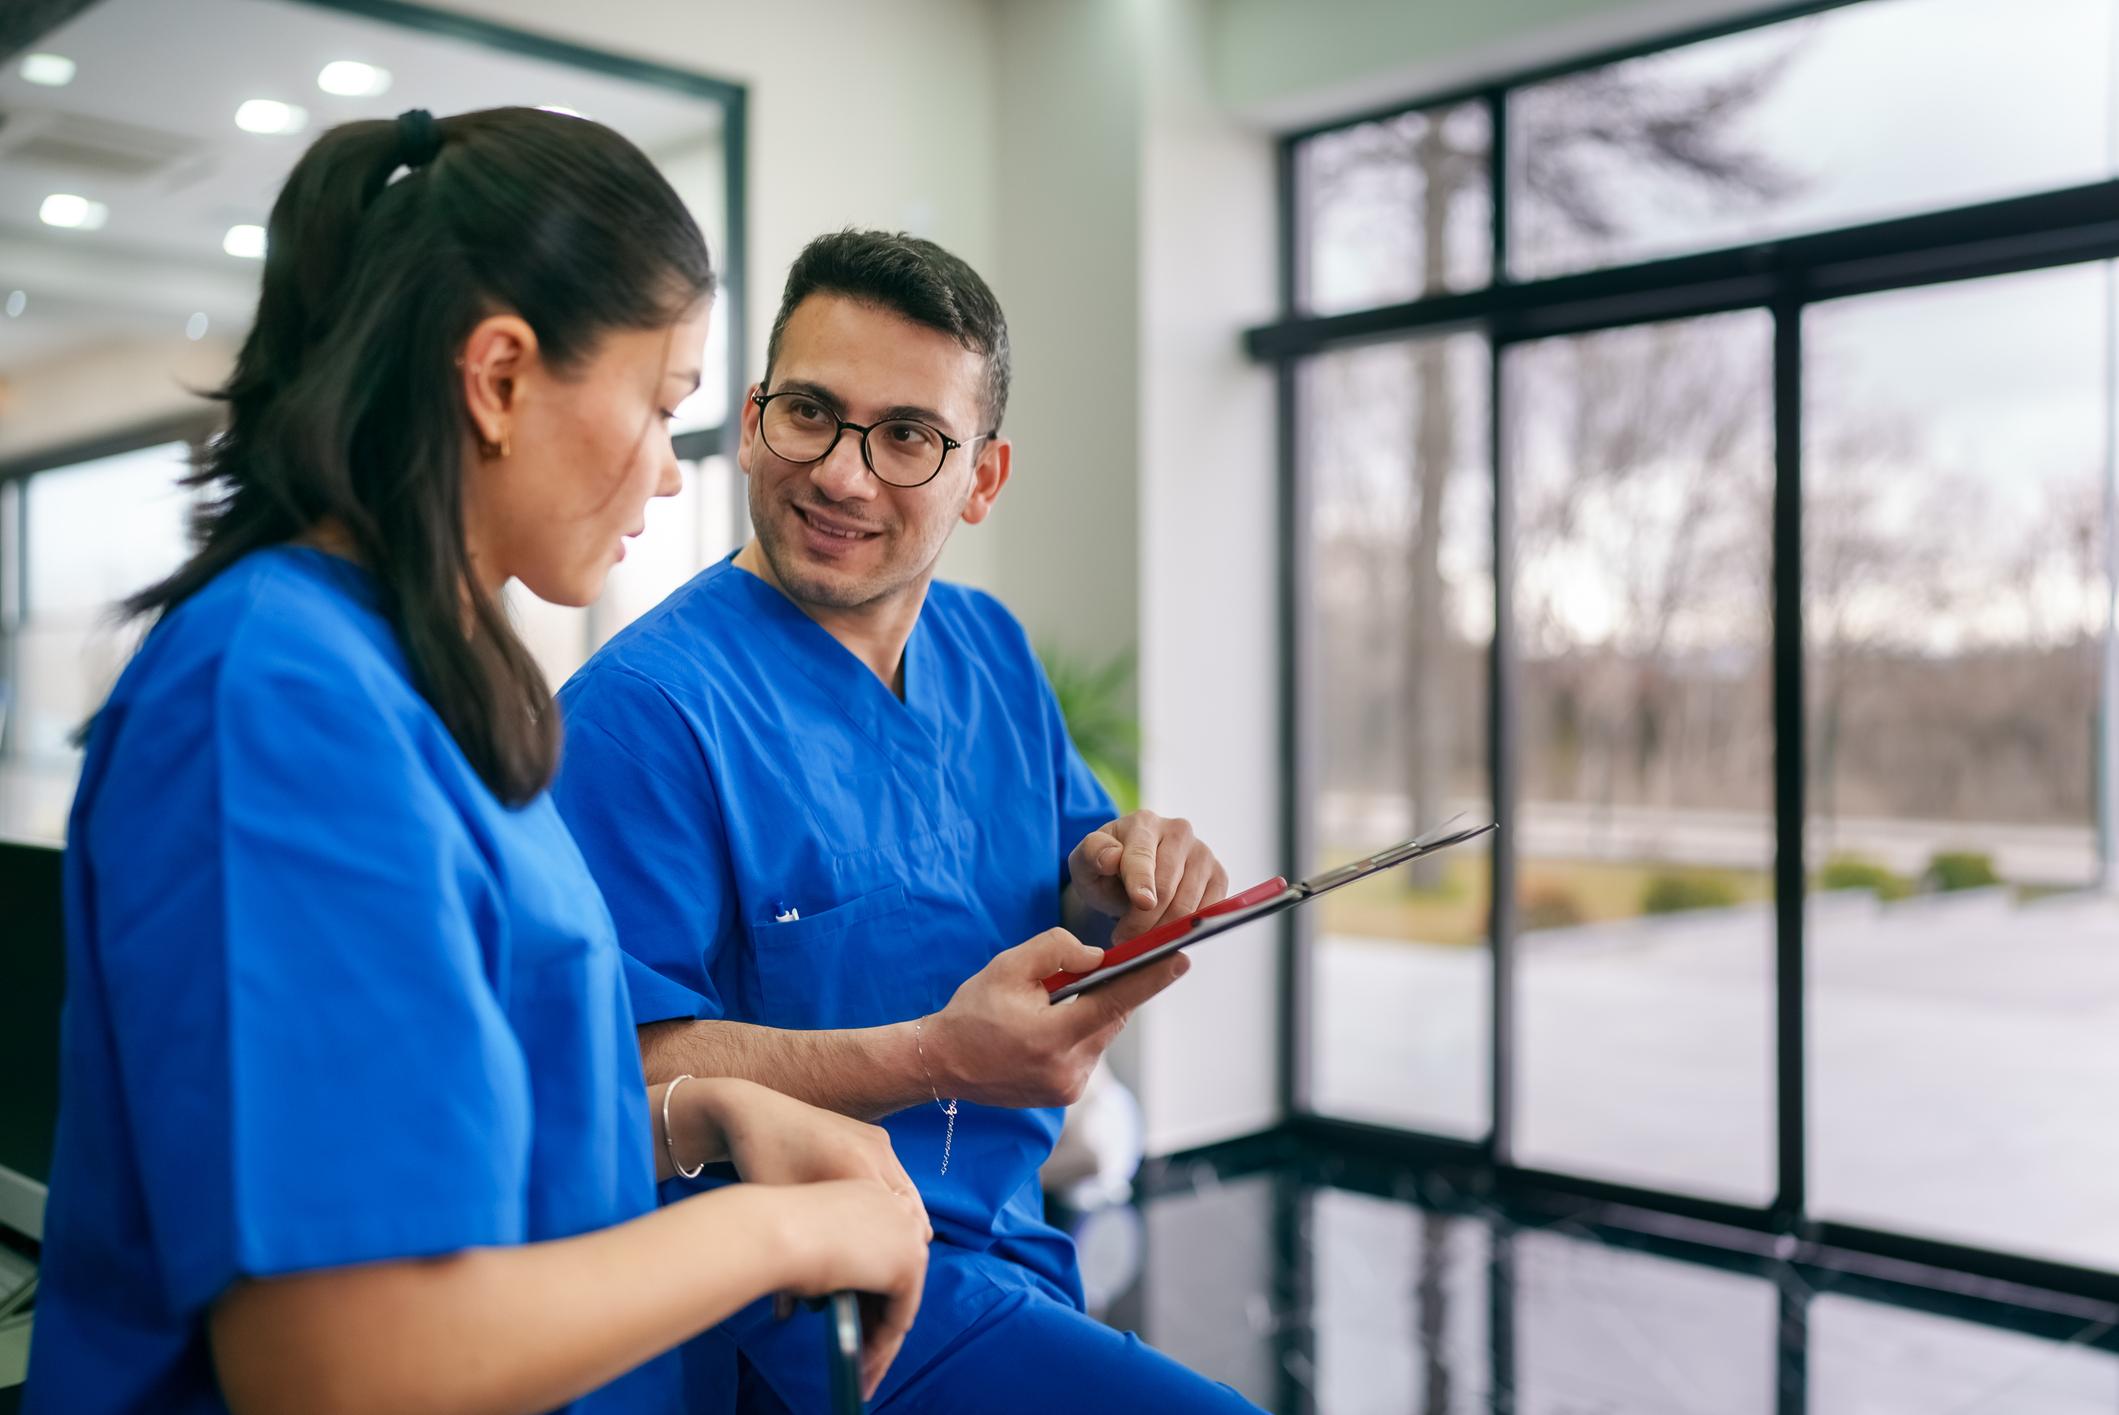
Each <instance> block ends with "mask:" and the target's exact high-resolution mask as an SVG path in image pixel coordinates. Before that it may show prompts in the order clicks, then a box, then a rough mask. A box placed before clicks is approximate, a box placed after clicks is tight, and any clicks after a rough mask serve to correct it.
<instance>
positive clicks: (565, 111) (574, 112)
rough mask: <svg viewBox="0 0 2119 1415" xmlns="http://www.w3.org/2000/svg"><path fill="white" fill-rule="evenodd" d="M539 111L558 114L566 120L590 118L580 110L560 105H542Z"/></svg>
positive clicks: (539, 105) (538, 107) (539, 106)
mask: <svg viewBox="0 0 2119 1415" xmlns="http://www.w3.org/2000/svg"><path fill="white" fill-rule="evenodd" d="M537 110H538V111H539V112H540V113H557V114H559V115H560V116H561V117H564V118H586V117H588V116H589V115H588V114H586V113H584V112H582V111H581V110H580V109H579V108H568V107H566V106H565V105H563V104H558V103H540V104H538V105H537Z"/></svg>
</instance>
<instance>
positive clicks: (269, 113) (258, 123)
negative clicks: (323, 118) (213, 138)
mask: <svg viewBox="0 0 2119 1415" xmlns="http://www.w3.org/2000/svg"><path fill="white" fill-rule="evenodd" d="M235 125H236V126H237V127H238V128H241V129H242V130H243V131H244V132H246V133H265V134H268V135H270V134H276V133H298V132H300V131H301V130H302V129H303V128H306V127H308V126H309V115H308V114H307V113H305V112H304V111H302V110H301V109H299V108H297V107H295V106H294V105H293V104H291V103H282V102H280V101H279V100H278V99H276V98H252V99H248V100H246V101H245V102H244V104H243V106H242V107H240V108H238V109H236V110H235Z"/></svg>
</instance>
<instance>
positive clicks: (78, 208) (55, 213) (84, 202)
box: [37, 192, 110, 231]
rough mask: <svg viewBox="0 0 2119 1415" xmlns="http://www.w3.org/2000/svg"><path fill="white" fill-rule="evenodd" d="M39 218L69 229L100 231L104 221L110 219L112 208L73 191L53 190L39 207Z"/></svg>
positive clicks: (50, 224) (46, 222)
mask: <svg viewBox="0 0 2119 1415" xmlns="http://www.w3.org/2000/svg"><path fill="white" fill-rule="evenodd" d="M37 219H38V220H39V221H42V222H43V223H44V224H45V225H47V226H59V227H63V228H64V229H66V230H68V231H100V230H102V229H103V223H104V222H106V221H108V220H110V208H109V207H107V206H105V205H104V204H103V203H102V202H100V201H90V200H89V199H88V198H87V197H77V196H75V195H74V194H73V193H71V192H53V193H52V194H51V195H50V196H48V197H46V198H45V199H44V205H42V206H40V207H38V208H37Z"/></svg>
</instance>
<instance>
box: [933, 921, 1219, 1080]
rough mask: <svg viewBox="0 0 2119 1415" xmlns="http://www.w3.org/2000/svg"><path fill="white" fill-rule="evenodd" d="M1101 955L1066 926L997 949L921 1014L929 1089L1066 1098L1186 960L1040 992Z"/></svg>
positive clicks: (1180, 956)
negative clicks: (934, 1008)
mask: <svg viewBox="0 0 2119 1415" xmlns="http://www.w3.org/2000/svg"><path fill="white" fill-rule="evenodd" d="M1102 961H1103V950H1101V949H1098V948H1092V947H1090V946H1089V945H1088V944H1086V943H1083V942H1082V941H1081V940H1080V939H1077V938H1076V937H1075V936H1074V935H1073V934H1070V933H1068V932H1067V931H1066V930H1065V929H1047V930H1046V931H1045V932H1043V933H1041V934H1039V935H1038V936H1037V937H1036V938H1033V939H1031V940H1030V941H1029V942H1028V943H1020V944H1017V945H1016V946H1015V947H1014V948H1011V949H1009V950H1008V951H1007V952H1006V953H1003V954H1000V955H998V956H997V957H995V958H994V960H993V961H992V962H990V963H988V964H987V965H986V966H985V967H984V968H982V969H980V970H979V971H978V973H977V974H976V975H975V976H973V977H972V978H970V979H969V980H968V981H966V982H965V983H964V985H963V986H962V987H960V988H958V989H957V990H956V995H955V996H954V997H952V998H950V999H949V1005H948V1006H947V1007H945V1008H943V1009H942V1010H941V1011H940V1012H937V1013H936V1014H935V1015H934V1016H932V1017H930V1018H928V1019H926V1022H925V1028H924V1040H923V1042H922V1043H921V1050H922V1051H923V1052H924V1054H925V1058H926V1069H927V1072H928V1074H929V1076H930V1077H931V1079H932V1082H933V1085H934V1089H935V1090H936V1091H937V1092H939V1093H940V1094H941V1095H944V1096H962V1097H963V1098H964V1099H965V1100H969V1101H976V1102H978V1103H979V1104H981V1105H1000V1106H1047V1105H1072V1104H1074V1102H1075V1101H1076V1100H1078V1099H1079V1098H1080V1096H1081V1093H1082V1088H1083V1087H1085V1086H1087V1085H1088V1084H1089V1073H1090V1072H1091V1071H1094V1070H1095V1069H1096V1062H1097V1058H1098V1057H1101V1056H1102V1055H1103V1054H1104V1048H1106V1047H1108V1046H1110V1045H1111V1041H1112V1039H1113V1038H1114V1037H1116V1036H1117V1035H1118V1034H1119V1032H1120V1031H1121V1030H1122V1029H1123V1028H1124V1027H1125V1025H1126V1019H1127V1018H1128V1017H1130V1016H1131V1015H1132V1013H1133V1009H1134V1008H1136V1007H1138V1006H1140V1005H1141V1004H1142V1003H1143V1002H1146V1001H1147V1000H1148V999H1149V998H1151V997H1153V996H1155V994H1157V993H1159V992H1161V991H1162V990H1163V989H1164V988H1166V987H1168V986H1169V985H1170V984H1172V983H1174V982H1176V981H1177V980H1178V979H1179V978H1181V977H1183V976H1184V975H1185V970H1186V969H1188V968H1190V967H1191V966H1192V962H1191V960H1190V959H1188V958H1186V957H1185V956H1184V955H1183V954H1182V953H1173V954H1171V955H1170V957H1168V958H1166V959H1164V960H1163V961H1161V962H1159V963H1151V964H1149V965H1148V966H1147V967H1145V968H1139V969H1136V970H1135V971H1133V972H1131V973H1128V974H1126V975H1125V976H1123V977H1120V978H1115V979H1113V980H1112V981H1110V982H1108V983H1106V984H1104V985H1103V986H1102V987H1099V988H1092V989H1090V990H1089V991H1088V992H1085V993H1081V994H1079V995H1077V996H1075V997H1072V998H1069V999H1068V1000H1067V1001H1065V1002H1062V1003H1058V1004H1055V1003H1054V1002H1053V1001H1052V998H1051V995H1050V994H1049V993H1047V992H1046V991H1045V979H1046V978H1048V977H1050V976H1052V975H1053V974H1054V973H1062V972H1066V973H1082V972H1087V971H1088V970H1089V969H1091V968H1094V967H1095V966H1096V965H1097V964H1098V963H1100V962H1102Z"/></svg>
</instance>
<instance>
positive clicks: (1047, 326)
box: [958, 0, 1143, 660]
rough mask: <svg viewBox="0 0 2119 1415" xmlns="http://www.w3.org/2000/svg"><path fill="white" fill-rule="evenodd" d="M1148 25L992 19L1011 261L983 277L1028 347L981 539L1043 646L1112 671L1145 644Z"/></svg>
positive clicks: (1051, 9) (1047, 0)
mask: <svg viewBox="0 0 2119 1415" xmlns="http://www.w3.org/2000/svg"><path fill="white" fill-rule="evenodd" d="M1139 10H1140V6H1139V5H1138V4H1136V3H1133V0H1063V3H1059V4H1054V3H1052V0H995V4H994V13H995V16H996V19H997V23H998V33H997V42H998V50H997V56H996V63H995V70H996V72H997V73H998V74H999V76H1000V80H1001V82H1000V86H999V107H998V111H997V113H996V114H995V119H994V127H995V130H996V132H997V133H998V135H999V139H1000V141H999V145H998V149H997V151H996V153H995V154H994V159H995V163H996V174H995V184H994V185H995V207H996V216H997V222H996V234H997V237H998V246H999V249H998V252H997V256H996V259H995V260H994V261H993V263H992V264H991V265H990V266H982V267H980V268H981V269H982V270H984V271H985V273H986V275H987V278H988V279H989V280H991V281H992V282H993V286H994V293H995V294H996V295H998V296H999V297H1000V301H1001V307H1002V308H1003V309H1004V310H1006V311H1007V313H1008V328H1009V336H1010V339H1011V340H1012V342H1013V344H1014V347H1015V387H1016V392H1015V394H1014V396H1013V398H1012V399H1011V402H1010V407H1009V414H1008V431H1009V434H1010V436H1011V437H1012V438H1013V440H1014V442H1015V464H1014V465H1015V472H1014V477H1013V479H1012V480H1011V481H1010V483H1009V485H1008V488H1007V490H1006V491H1005V492H1004V493H1003V494H1002V497H1001V500H1000V502H999V503H998V504H997V505H996V507H995V510H994V515H993V519H992V520H991V521H990V522H989V523H988V524H987V526H985V527H982V528H980V529H981V531H982V532H983V536H982V538H983V539H986V540H988V541H990V542H992V543H993V544H994V545H995V546H996V547H997V553H996V554H995V557H994V559H993V562H992V575H993V579H992V584H993V587H994V589H995V591H996V592H997V593H998V594H999V595H1000V596H1001V598H1002V599H1004V600H1005V601H1007V603H1008V604H1009V605H1010V606H1011V607H1013V608H1014V610H1015V612H1016V613H1017V614H1018V615H1020V616H1021V617H1022V618H1023V620H1024V622H1025V623H1027V624H1028V625H1029V626H1030V628H1031V632H1032V634H1033V636H1035V637H1036V638H1037V639H1039V640H1040V641H1041V642H1046V643H1051V644H1056V645H1059V646H1061V647H1063V648H1064V649H1065V650H1067V651H1068V652H1069V653H1071V654H1080V655H1084V656H1088V657H1091V658H1094V659H1099V660H1101V659H1104V658H1107V657H1109V656H1110V655H1111V654H1112V653H1114V652H1116V651H1119V650H1122V649H1126V648H1130V647H1132V646H1133V645H1134V643H1135V641H1136V639H1137V638H1138V636H1139V615H1138V606H1139V603H1140V586H1139V570H1138V565H1139V558H1140V545H1141V540H1140V535H1141V527H1140V492H1139V487H1140V477H1139V457H1140V399H1139V387H1140V376H1141V370H1140V365H1139V356H1140V351H1139V348H1138V343H1139V328H1140V298H1141V296H1140V284H1141V267H1140V250H1139V223H1140V204H1141V191H1140V189H1141V177H1140V170H1141V145H1140V127H1141V113H1142V104H1143V98H1142V93H1141V74H1142V67H1141V63H1142V61H1141V55H1140V48H1141V45H1140V25H1139V19H1138V12H1139ZM967 258H968V257H967ZM973 264H977V262H976V261H975V260H974V261H973ZM958 539H959V540H963V539H966V537H964V536H962V535H959V537H958Z"/></svg>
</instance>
